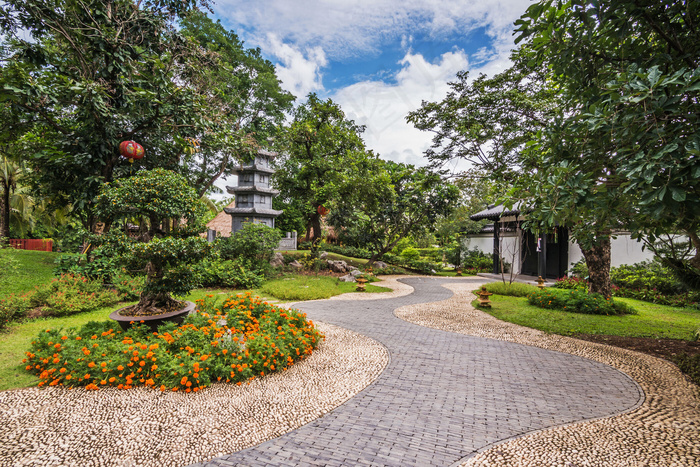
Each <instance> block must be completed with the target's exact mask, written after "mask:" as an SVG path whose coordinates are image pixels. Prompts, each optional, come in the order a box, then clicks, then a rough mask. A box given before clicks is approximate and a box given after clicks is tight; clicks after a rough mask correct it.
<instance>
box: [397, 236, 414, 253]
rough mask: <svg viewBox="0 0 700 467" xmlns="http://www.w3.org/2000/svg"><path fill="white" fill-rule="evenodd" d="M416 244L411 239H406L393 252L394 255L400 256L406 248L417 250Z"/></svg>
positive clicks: (398, 243) (399, 242)
mask: <svg viewBox="0 0 700 467" xmlns="http://www.w3.org/2000/svg"><path fill="white" fill-rule="evenodd" d="M417 246H418V245H416V242H415V241H414V240H413V239H412V238H411V237H404V238H402V239H401V240H399V241H398V242H397V243H396V246H394V248H393V249H392V250H391V254H392V255H400V254H401V253H402V252H403V251H404V250H405V249H406V248H416V247H417Z"/></svg>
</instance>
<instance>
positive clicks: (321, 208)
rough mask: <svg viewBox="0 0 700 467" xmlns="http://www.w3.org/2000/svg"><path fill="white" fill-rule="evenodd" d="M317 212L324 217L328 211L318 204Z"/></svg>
mask: <svg viewBox="0 0 700 467" xmlns="http://www.w3.org/2000/svg"><path fill="white" fill-rule="evenodd" d="M317 211H318V213H319V214H320V215H321V217H325V215H326V214H328V213H329V212H330V211H329V210H328V208H327V207H325V206H319V207H318V209H317Z"/></svg>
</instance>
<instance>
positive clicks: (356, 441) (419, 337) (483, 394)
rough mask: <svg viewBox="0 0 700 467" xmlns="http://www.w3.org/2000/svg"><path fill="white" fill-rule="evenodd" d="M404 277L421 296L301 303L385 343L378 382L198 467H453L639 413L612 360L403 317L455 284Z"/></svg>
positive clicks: (633, 392) (636, 394) (315, 315)
mask: <svg viewBox="0 0 700 467" xmlns="http://www.w3.org/2000/svg"><path fill="white" fill-rule="evenodd" d="M478 280H481V279H478ZM404 281H405V282H406V283H408V284H409V285H411V286H413V287H414V288H415V292H414V293H412V294H410V295H406V296H403V297H398V298H395V299H391V300H375V301H334V302H332V304H329V302H325V301H318V302H308V303H302V304H299V306H298V307H297V308H299V309H301V310H303V311H304V312H306V313H307V314H308V316H309V317H310V318H311V319H313V320H315V321H316V320H318V321H323V322H327V323H331V324H335V325H338V326H342V327H345V328H348V329H351V330H353V331H356V332H359V333H361V334H364V335H366V336H369V337H371V338H373V339H376V340H377V341H379V342H381V343H382V344H384V345H385V346H386V347H387V349H388V350H389V352H390V354H391V361H390V363H389V365H388V366H387V368H386V369H385V371H384V372H383V373H382V374H381V376H380V377H379V378H378V379H377V381H375V382H374V383H373V384H372V385H370V386H369V387H368V388H366V389H365V390H364V391H362V392H361V393H360V394H358V395H357V396H355V397H354V398H352V399H350V400H349V401H347V402H346V403H345V404H343V405H342V406H340V407H338V408H336V409H335V410H333V411H332V412H330V413H328V414H326V415H325V416H323V417H321V418H319V419H317V420H315V421H313V422H311V423H309V424H307V425H305V426H303V427H301V428H299V429H297V430H294V431H292V432H290V433H288V434H286V435H284V436H282V437H280V438H277V439H275V440H270V441H267V442H264V443H262V444H260V445H258V446H255V447H252V448H249V449H245V450H243V451H239V452H236V453H232V454H230V455H227V456H223V457H221V458H218V459H213V460H211V461H209V462H208V463H204V464H198V465H210V466H228V465H251V466H258V465H280V464H282V463H283V464H284V465H360V464H362V465H367V464H368V465H377V466H390V465H397V466H398V465H400V466H405V465H420V466H428V465H442V466H449V465H452V464H453V463H455V462H457V461H458V460H459V459H461V458H463V457H465V456H467V455H469V454H471V453H473V452H475V451H477V450H478V449H480V448H483V447H484V446H486V445H489V444H491V443H495V442H498V441H500V440H503V439H507V438H511V437H513V436H517V435H520V434H524V433H526V432H529V431H532V430H539V429H543V428H547V427H549V426H554V425H560V424H565V423H570V422H574V421H579V420H585V419H591V418H598V417H604V416H609V415H612V414H615V413H618V412H621V411H625V410H628V409H630V408H632V407H634V406H635V405H636V404H637V403H638V402H639V400H640V397H642V394H641V390H640V388H639V386H638V385H637V384H636V383H634V382H633V381H632V380H631V379H630V378H628V377H627V376H625V375H624V374H622V373H621V372H619V371H617V370H615V369H613V368H612V367H610V366H607V365H603V364H601V363H597V362H593V361H591V360H586V359H583V358H580V357H576V356H573V355H568V354H563V353H558V352H552V351H548V350H543V349H540V348H535V347H528V346H524V345H519V344H514V343H509V342H505V341H498V340H491V339H483V338H478V337H471V336H465V335H461V334H456V333H449V332H444V331H439V330H435V329H429V328H425V327H421V326H417V325H414V324H411V323H408V322H405V321H402V320H400V319H398V318H396V317H395V316H394V315H393V310H394V309H396V308H399V307H401V306H404V305H411V304H418V303H428V302H434V301H440V300H445V299H447V298H449V297H450V296H451V295H452V292H450V291H449V290H447V289H445V288H443V287H441V286H440V284H442V283H445V282H447V281H449V279H436V278H409V279H405V280H404Z"/></svg>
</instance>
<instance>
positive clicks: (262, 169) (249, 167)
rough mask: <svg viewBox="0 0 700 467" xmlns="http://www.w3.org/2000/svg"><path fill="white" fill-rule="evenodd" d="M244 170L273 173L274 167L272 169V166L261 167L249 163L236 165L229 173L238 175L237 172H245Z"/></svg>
mask: <svg viewBox="0 0 700 467" xmlns="http://www.w3.org/2000/svg"><path fill="white" fill-rule="evenodd" d="M246 172H263V173H268V174H272V173H275V169H273V168H272V167H262V166H259V165H257V164H251V165H238V166H236V167H234V168H233V169H232V170H231V173H232V174H234V175H238V174H239V173H246Z"/></svg>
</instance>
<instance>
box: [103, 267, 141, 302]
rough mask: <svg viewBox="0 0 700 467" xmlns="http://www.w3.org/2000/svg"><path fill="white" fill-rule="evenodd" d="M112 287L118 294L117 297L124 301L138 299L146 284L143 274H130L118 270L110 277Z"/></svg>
mask: <svg viewBox="0 0 700 467" xmlns="http://www.w3.org/2000/svg"><path fill="white" fill-rule="evenodd" d="M112 281H113V282H112V284H111V285H110V286H111V287H113V288H114V289H115V290H116V291H117V293H118V294H119V299H120V300H121V301H124V302H130V301H132V300H138V298H139V297H140V296H141V292H143V288H144V287H145V286H146V277H145V276H130V275H128V274H126V273H125V272H123V271H120V272H118V273H117V274H115V275H114V277H113V278H112Z"/></svg>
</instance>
